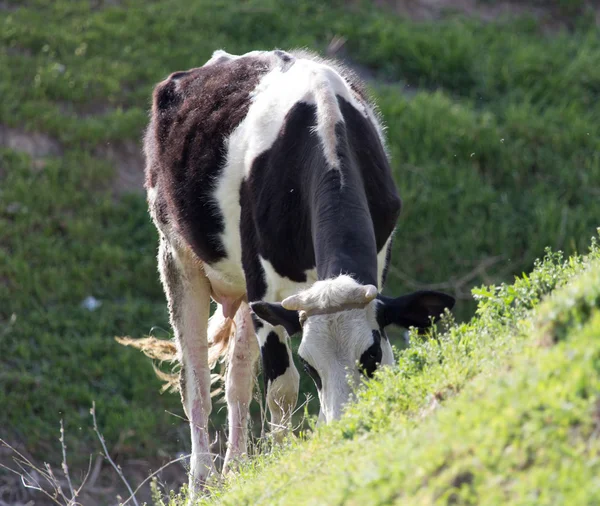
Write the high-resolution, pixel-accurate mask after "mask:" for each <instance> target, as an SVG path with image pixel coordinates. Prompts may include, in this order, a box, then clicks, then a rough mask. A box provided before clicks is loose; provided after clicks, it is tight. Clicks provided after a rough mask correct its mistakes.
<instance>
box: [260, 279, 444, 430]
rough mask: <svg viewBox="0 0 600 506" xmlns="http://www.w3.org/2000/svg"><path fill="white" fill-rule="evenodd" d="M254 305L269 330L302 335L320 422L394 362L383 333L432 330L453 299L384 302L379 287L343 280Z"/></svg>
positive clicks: (432, 296) (424, 295)
mask: <svg viewBox="0 0 600 506" xmlns="http://www.w3.org/2000/svg"><path fill="white" fill-rule="evenodd" d="M251 306H252V309H253V311H254V312H255V313H256V314H257V315H258V316H259V317H260V318H262V319H263V320H265V321H267V322H269V323H270V324H271V325H283V326H284V327H285V329H286V331H287V333H288V334H289V335H290V336H291V335H293V334H295V333H297V332H299V331H302V342H301V344H300V349H299V354H300V359H301V361H302V363H303V365H304V369H305V370H306V372H307V373H308V374H309V375H310V376H311V377H312V379H313V380H314V382H315V383H316V385H317V389H318V391H319V400H320V402H321V414H320V417H319V418H320V419H325V420H326V421H331V420H334V419H336V418H339V416H340V415H341V413H342V409H343V407H344V404H345V403H346V402H347V401H348V400H349V398H350V397H351V396H352V388H353V385H357V384H358V383H359V382H360V378H361V375H364V376H367V377H370V376H372V375H373V373H374V372H375V370H376V369H377V367H378V366H379V365H391V364H393V363H394V356H393V353H392V347H391V345H390V343H389V341H388V339H387V336H386V334H385V328H386V327H387V326H388V325H392V324H395V325H399V326H403V327H410V326H413V327H418V328H426V327H429V326H430V325H431V317H436V316H439V315H440V314H441V313H443V312H444V309H445V308H449V309H452V307H453V306H454V298H453V297H451V296H449V295H446V294H444V293H440V292H434V291H420V292H415V293H411V294H408V295H404V296H402V297H398V298H390V297H384V296H382V295H379V294H378V293H377V288H376V287H375V286H372V285H366V286H365V285H360V284H359V283H357V282H356V281H354V279H352V278H351V277H349V276H339V277H337V278H335V279H330V280H324V281H318V282H316V283H315V284H314V285H313V286H311V287H310V288H309V289H307V290H304V291H302V292H300V293H298V294H296V295H293V296H291V297H288V298H287V299H285V300H283V302H281V304H279V303H275V304H272V303H268V302H255V303H253V304H251Z"/></svg>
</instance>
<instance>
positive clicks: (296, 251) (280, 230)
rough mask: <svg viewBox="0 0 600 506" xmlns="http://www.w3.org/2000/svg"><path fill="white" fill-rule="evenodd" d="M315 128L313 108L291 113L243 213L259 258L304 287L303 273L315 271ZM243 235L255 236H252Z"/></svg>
mask: <svg viewBox="0 0 600 506" xmlns="http://www.w3.org/2000/svg"><path fill="white" fill-rule="evenodd" d="M315 124H316V108H315V106H313V105H309V104H306V103H302V102H299V103H297V104H296V105H295V106H294V107H293V108H292V109H291V110H290V111H289V113H288V114H287V116H286V119H285V122H284V126H283V128H282V130H281V132H280V133H279V136H278V138H277V140H276V141H275V143H274V144H273V146H272V147H271V148H270V149H268V150H267V151H265V152H264V153H262V154H261V155H259V156H258V157H257V158H256V159H255V160H254V163H253V164H252V171H251V172H250V176H249V178H248V179H247V181H246V185H247V191H248V193H247V194H246V200H245V202H247V204H248V208H242V219H243V220H244V223H242V227H243V228H245V227H249V226H252V227H253V229H254V231H253V233H254V235H255V237H256V244H257V246H258V251H257V253H259V254H260V255H261V256H262V257H263V258H264V259H266V260H268V261H269V262H270V263H271V264H272V265H273V267H274V269H275V270H276V271H277V273H278V274H279V275H280V276H285V277H287V278H289V279H291V280H292V281H296V282H300V283H303V282H306V274H305V271H307V270H308V269H312V268H313V267H314V265H315V258H314V250H313V245H312V238H311V226H310V212H309V206H310V193H311V188H310V182H311V181H310V179H311V178H310V175H311V172H312V168H313V165H314V164H315V160H316V161H317V163H318V162H321V161H322V158H323V156H322V154H321V148H320V146H319V144H318V140H317V138H316V136H315V135H313V134H312V133H311V130H310V129H311V127H312V126H314V125H315ZM321 166H322V164H321ZM244 215H246V216H244ZM249 218H251V225H250V219H249ZM242 233H243V234H244V235H245V236H249V235H251V232H249V231H244V230H242ZM243 247H245V243H243ZM256 261H258V259H257V260H256ZM247 262H248V261H247ZM248 263H249V262H248ZM261 270H262V269H261ZM245 272H246V276H248V275H249V274H251V272H250V270H246V269H245ZM249 289H250V287H249ZM249 300H252V297H250V296H249Z"/></svg>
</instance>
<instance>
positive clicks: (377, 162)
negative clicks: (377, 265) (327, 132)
mask: <svg viewBox="0 0 600 506" xmlns="http://www.w3.org/2000/svg"><path fill="white" fill-rule="evenodd" d="M337 98H338V104H339V106H340V110H341V111H342V115H343V116H344V121H345V126H346V129H345V130H346V135H347V139H348V149H349V151H350V153H351V159H352V161H353V162H354V164H355V165H356V167H358V170H359V173H360V176H361V179H362V183H363V185H364V192H365V194H366V196H367V202H368V205H369V212H370V214H371V220H372V222H373V227H374V229H375V241H376V245H377V251H381V249H382V248H383V247H384V245H385V242H386V241H387V240H388V238H389V237H390V235H391V234H392V232H393V231H394V228H395V227H396V222H397V221H398V217H399V216H400V211H401V209H402V200H401V199H400V196H399V195H398V190H397V188H396V183H395V182H394V179H393V177H392V170H391V168H390V165H389V162H388V159H387V157H386V155H385V151H384V149H383V146H382V145H381V142H380V140H379V135H378V134H377V131H376V130H375V127H374V126H373V124H372V123H371V122H370V121H368V120H367V119H366V118H365V117H364V116H363V115H362V114H361V113H360V112H358V111H357V110H356V109H355V108H354V107H353V106H352V105H351V104H350V103H349V102H347V101H346V100H345V99H344V98H342V97H340V96H338V97H337Z"/></svg>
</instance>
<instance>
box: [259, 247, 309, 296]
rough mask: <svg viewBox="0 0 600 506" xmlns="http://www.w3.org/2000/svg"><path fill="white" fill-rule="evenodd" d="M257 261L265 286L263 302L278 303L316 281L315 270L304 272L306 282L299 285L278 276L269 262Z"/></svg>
mask: <svg viewBox="0 0 600 506" xmlns="http://www.w3.org/2000/svg"><path fill="white" fill-rule="evenodd" d="M259 259H260V264H261V265H262V268H263V271H264V273H265V282H266V285H267V293H266V294H265V296H264V297H263V300H266V301H270V302H280V301H282V300H283V299H285V298H286V297H289V296H291V295H293V294H295V293H296V292H298V291H299V290H303V289H304V288H306V287H308V286H310V285H311V284H313V283H314V282H315V281H316V280H317V270H316V269H310V270H308V271H306V272H305V275H306V282H304V283H299V282H297V281H292V280H291V279H289V278H286V277H284V276H280V275H279V274H278V273H277V271H276V270H275V268H274V267H273V264H271V262H269V261H268V260H265V259H264V258H262V257H259Z"/></svg>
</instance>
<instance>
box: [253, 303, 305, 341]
mask: <svg viewBox="0 0 600 506" xmlns="http://www.w3.org/2000/svg"><path fill="white" fill-rule="evenodd" d="M250 307H251V308H252V311H253V312H254V313H255V314H256V315H257V316H258V317H260V318H261V319H263V320H264V321H266V322H267V323H270V324H271V325H272V326H273V327H277V326H278V325H281V326H282V327H283V328H285V331H286V332H287V333H288V335H289V336H290V337H291V336H293V335H294V334H297V333H298V332H301V331H302V327H301V325H300V320H299V318H298V311H293V310H291V309H285V308H284V307H283V306H282V305H281V303H279V302H265V301H257V302H251V303H250Z"/></svg>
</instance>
